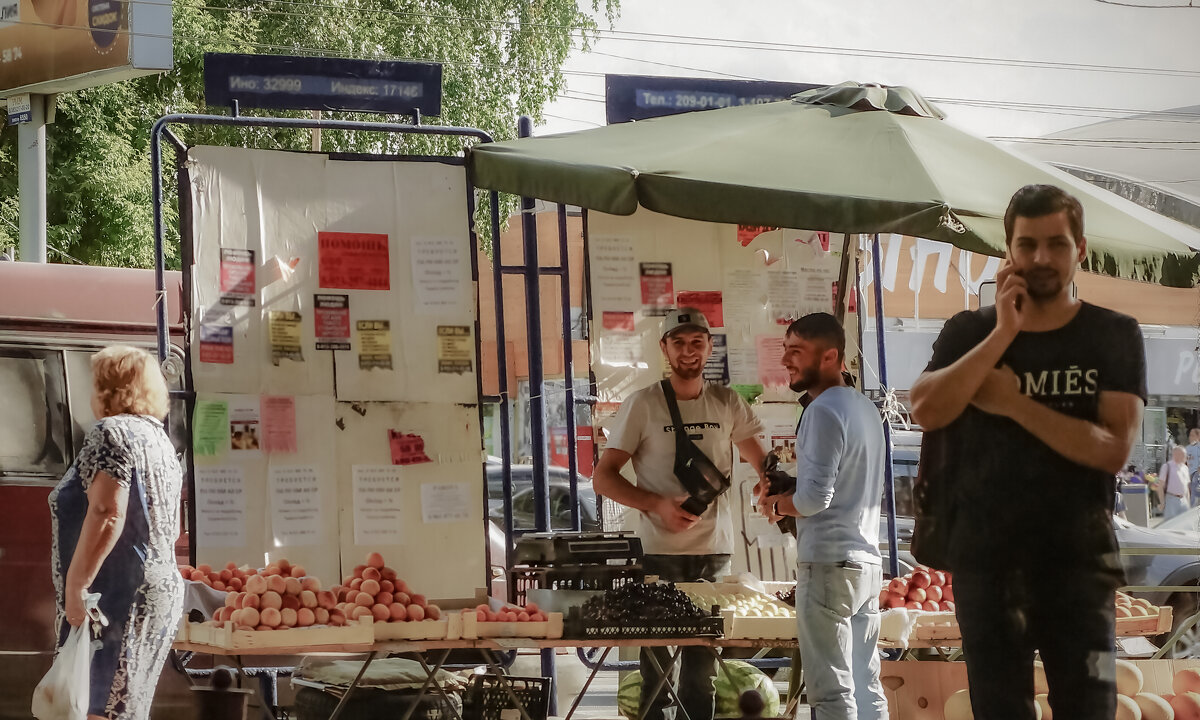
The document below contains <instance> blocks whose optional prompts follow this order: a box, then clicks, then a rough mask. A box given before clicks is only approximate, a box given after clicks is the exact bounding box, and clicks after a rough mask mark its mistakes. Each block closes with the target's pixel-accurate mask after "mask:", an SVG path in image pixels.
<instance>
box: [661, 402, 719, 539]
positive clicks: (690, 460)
mask: <svg viewBox="0 0 1200 720" xmlns="http://www.w3.org/2000/svg"><path fill="white" fill-rule="evenodd" d="M662 389H663V395H665V396H666V398H667V409H668V410H670V411H671V422H673V423H674V424H675V477H677V478H679V482H681V483H683V489H684V490H686V491H687V493H688V495H689V497H688V499H687V500H685V501H684V502H683V505H682V506H681V507H682V508H683V509H684V510H687V511H688V512H690V513H691V514H693V515H697V516H699V515H703V514H704V511H705V510H707V509H708V506H709V505H711V504H712V502H713V500H716V499H717V497H718V496H720V495H721V494H722V493H724V492H725V491H726V490H728V489H729V487H730V485H731V484H732V483H730V481H729V478H728V477H726V476H725V474H724V473H722V472H721V471H720V470H719V469H717V466H716V465H714V464H713V462H712V460H709V459H708V456H707V455H705V454H704V452H703V451H702V450H700V448H698V447H696V443H694V442H692V439H691V438H690V437H688V434H687V430H686V429H684V427H683V418H682V417H681V416H680V415H679V403H678V402H677V401H676V400H675V388H673V387H671V380H670V378H667V379H666V380H663V381H662Z"/></svg>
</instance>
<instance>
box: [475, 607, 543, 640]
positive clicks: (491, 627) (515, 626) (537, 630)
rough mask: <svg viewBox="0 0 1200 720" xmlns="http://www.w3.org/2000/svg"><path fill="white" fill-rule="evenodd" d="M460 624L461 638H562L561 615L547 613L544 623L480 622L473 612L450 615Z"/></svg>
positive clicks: (527, 621)
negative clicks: (457, 619)
mask: <svg viewBox="0 0 1200 720" xmlns="http://www.w3.org/2000/svg"><path fill="white" fill-rule="evenodd" d="M452 616H453V617H456V618H459V620H460V622H461V623H462V637H463V638H465V639H470V640H475V639H479V638H539V639H547V640H557V639H559V638H561V637H562V636H563V614H562V613H560V612H552V613H549V614H548V615H547V617H546V619H545V620H544V621H541V622H534V621H529V620H526V621H519V622H518V621H514V622H481V621H480V620H479V618H478V617H477V616H476V615H475V613H473V612H464V613H452Z"/></svg>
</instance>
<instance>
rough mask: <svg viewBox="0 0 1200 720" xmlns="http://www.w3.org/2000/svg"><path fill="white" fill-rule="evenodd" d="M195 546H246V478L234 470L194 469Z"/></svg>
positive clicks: (236, 468)
mask: <svg viewBox="0 0 1200 720" xmlns="http://www.w3.org/2000/svg"><path fill="white" fill-rule="evenodd" d="M195 502H196V529H197V531H198V533H197V538H196V544H197V545H198V546H200V547H243V546H245V544H246V477H245V474H244V472H243V471H242V468H240V467H234V466H221V467H214V466H209V465H198V466H196V501H195Z"/></svg>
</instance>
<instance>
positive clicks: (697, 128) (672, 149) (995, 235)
mask: <svg viewBox="0 0 1200 720" xmlns="http://www.w3.org/2000/svg"><path fill="white" fill-rule="evenodd" d="M468 162H469V165H470V168H471V171H472V173H473V178H474V182H475V184H476V186H478V187H481V188H486V189H489V190H498V191H501V192H508V193H514V194H518V195H523V196H528V197H535V198H540V199H543V200H548V201H551V202H559V203H564V204H570V205H579V206H582V207H585V208H589V209H593V210H598V211H601V212H606V213H612V214H618V215H628V214H631V213H633V212H634V210H636V209H637V208H638V207H639V206H641V207H644V208H646V209H648V210H652V211H655V212H660V213H665V214H669V215H675V216H678V217H685V218H692V219H696V220H706V221H711V222H722V223H741V224H747V225H768V226H774V227H790V228H797V229H804V230H826V231H831V232H839V233H875V232H880V233H887V232H892V233H901V234H906V235H912V236H916V237H924V238H929V239H932V240H941V241H945V242H949V243H952V244H954V245H956V246H958V247H961V248H964V249H966V250H970V251H972V252H980V253H985V254H989V255H996V256H1000V255H1003V254H1004V229H1003V216H1004V210H1005V207H1006V206H1007V203H1008V200H1009V198H1010V197H1011V196H1012V194H1013V192H1014V191H1015V190H1016V189H1017V188H1019V187H1021V186H1023V185H1027V184H1030V183H1050V184H1054V185H1058V186H1061V187H1063V188H1065V189H1067V190H1068V191H1069V192H1071V193H1072V194H1074V195H1076V196H1077V197H1078V198H1079V199H1080V201H1081V202H1082V203H1083V206H1084V218H1085V234H1086V235H1087V238H1088V243H1089V250H1090V253H1089V258H1088V260H1087V264H1086V266H1085V269H1088V270H1091V271H1094V272H1101V273H1104V274H1108V275H1113V276H1116V277H1123V278H1129V279H1134V280H1142V281H1146V282H1157V283H1162V284H1165V285H1173V286H1180V287H1190V286H1192V285H1193V284H1194V282H1195V280H1196V277H1197V255H1196V252H1195V251H1196V249H1197V248H1200V231H1197V230H1196V229H1194V228H1191V227H1189V226H1187V225H1183V224H1181V223H1178V222H1176V221H1173V220H1170V219H1168V218H1165V217H1162V216H1160V215H1158V214H1156V213H1153V212H1151V211H1149V210H1146V209H1144V208H1141V207H1139V206H1137V205H1135V204H1133V203H1131V202H1129V201H1127V200H1125V199H1123V198H1121V197H1118V196H1117V195H1115V194H1112V193H1109V192H1107V191H1105V190H1102V189H1100V188H1097V187H1095V186H1092V185H1089V184H1088V183H1086V182H1084V181H1082V180H1079V179H1077V178H1075V177H1072V176H1071V175H1068V174H1066V173H1064V172H1061V171H1059V170H1056V169H1054V168H1052V167H1050V166H1049V165H1046V164H1043V163H1040V162H1037V161H1033V160H1028V159H1025V158H1023V157H1019V156H1017V155H1016V154H1014V153H1012V152H1010V151H1008V150H1005V149H1003V148H1001V147H999V146H997V145H996V144H994V143H992V142H989V141H987V140H983V139H981V138H977V137H975V136H973V135H971V134H969V133H966V132H963V131H962V130H959V129H957V128H955V127H954V126H953V125H951V124H949V123H947V122H945V121H944V120H942V117H941V114H940V113H939V112H938V111H937V110H936V109H935V108H933V107H932V106H931V105H929V104H928V103H927V102H926V101H925V100H924V99H923V98H921V97H920V96H919V95H917V94H916V93H914V92H912V91H910V90H907V89H905V88H884V87H879V86H864V85H858V84H854V83H845V84H843V85H838V86H833V87H829V88H821V89H818V90H810V91H808V92H806V93H801V94H799V95H797V96H796V97H795V98H793V99H792V100H790V101H785V102H776V103H768V104H763V105H751V106H742V107H732V108H725V109H720V110H709V111H704V112H693V113H687V114H683V115H674V116H670V117H663V118H656V119H653V120H643V121H640V122H635V123H625V124H620V125H610V126H607V127H601V128H596V129H592V130H584V131H580V132H574V133H564V134H560V135H549V136H542V137H533V138H523V139H519V140H513V141H509V142H501V143H489V144H483V145H478V146H476V147H474V148H472V150H471V151H470V153H469V157H468Z"/></svg>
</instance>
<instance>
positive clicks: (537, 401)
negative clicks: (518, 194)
mask: <svg viewBox="0 0 1200 720" xmlns="http://www.w3.org/2000/svg"><path fill="white" fill-rule="evenodd" d="M532 134H533V121H532V120H531V119H530V118H529V117H528V116H526V115H522V116H521V119H520V121H519V122H518V125H517V135H518V136H520V137H529V136H530V135H532ZM536 206H537V204H536V202H535V201H534V199H533V198H527V197H523V198H521V232H522V235H523V236H524V240H525V243H524V244H525V319H526V324H525V332H526V336H525V340H526V346H527V347H528V348H529V440H530V444H531V446H532V447H531V448H530V450H531V452H532V455H533V468H532V469H533V521H534V527H536V528H537V530H538V532H546V531H548V530H549V529H550V493H549V483H548V482H547V479H546V399H545V398H546V382H545V371H544V369H543V365H542V302H541V296H540V293H541V272H540V271H539V267H540V263H539V262H538V237H537V217H536V216H535V215H534V209H535V208H536ZM569 341H570V340H569V338H568V342H569ZM572 410H574V408H572ZM571 440H572V442H573V441H574V438H572V439H571ZM541 655H542V676H543V677H548V678H550V699H549V703H548V705H549V708H548V714H550V715H557V714H558V702H557V694H558V688H557V685H558V678H557V677H556V676H557V673H556V672H555V667H554V650H553V649H548V650H542V652H541Z"/></svg>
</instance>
